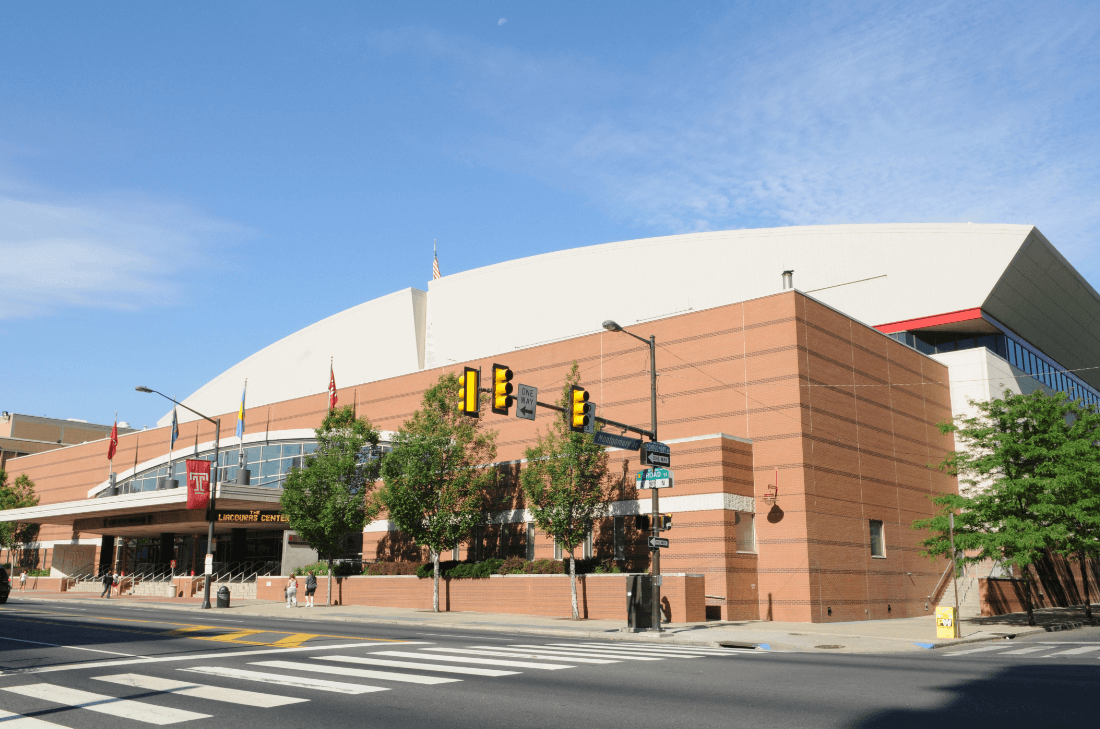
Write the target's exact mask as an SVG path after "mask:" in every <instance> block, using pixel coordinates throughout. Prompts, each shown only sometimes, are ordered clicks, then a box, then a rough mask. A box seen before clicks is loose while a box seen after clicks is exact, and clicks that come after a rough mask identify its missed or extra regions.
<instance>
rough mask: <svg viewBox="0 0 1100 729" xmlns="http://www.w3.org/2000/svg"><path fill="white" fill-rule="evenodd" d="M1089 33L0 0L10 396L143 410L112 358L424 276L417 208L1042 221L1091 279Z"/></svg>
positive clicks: (562, 231)
mask: <svg viewBox="0 0 1100 729" xmlns="http://www.w3.org/2000/svg"><path fill="white" fill-rule="evenodd" d="M1097 48H1100V6H1098V5H1096V4H1095V3H1078V4H1074V3H1069V2H1059V3H1047V4H1042V3H1018V4H1012V3H955V2H944V3H915V4H914V3H899V4H896V5H893V6H890V5H885V4H858V3H836V4H828V3H808V2H807V3H783V2H769V3H763V2H759V3H741V4H738V3H712V2H695V3H646V2H638V1H637V0H634V1H632V2H601V3H565V2H559V3H542V4H536V3H518V2H483V3H473V2H470V3H454V2H438V3H432V2H422V3H415V4H413V3H389V4H382V3H369V4H368V3H338V2H329V3H323V4H320V3H317V4H310V3H274V2H264V3H247V2H236V3H232V4H230V3H188V4H176V5H169V4H164V3H156V4H150V3H130V4H126V3H111V4H90V3H72V4H65V3H52V4H47V3H25V4H15V3H11V4H7V5H6V6H5V8H4V13H3V20H2V22H0V342H2V349H0V352H2V355H0V409H4V410H10V411H15V412H22V413H30V414H36V415H49V416H51V417H62V418H65V417H74V418H83V419H87V420H91V421H94V422H109V421H110V419H111V418H112V416H113V413H114V411H115V410H118V411H119V418H120V419H123V420H128V421H130V422H131V423H132V424H133V425H135V426H137V427H140V426H142V425H150V426H151V425H152V424H153V423H154V421H155V420H156V419H157V417H159V416H160V415H162V414H163V413H164V411H165V407H164V404H163V401H161V402H158V401H157V399H155V398H154V397H152V396H148V395H140V394H137V393H134V392H133V387H134V385H136V384H148V385H150V386H152V387H156V388H157V389H161V390H163V391H165V392H168V393H169V394H176V395H178V396H180V397H184V396H186V395H188V394H190V393H191V392H192V391H193V390H195V389H196V388H197V387H199V386H200V385H202V384H203V383H204V382H206V381H207V380H209V379H210V378H212V377H213V376H215V375H216V374H218V373H220V372H221V371H223V370H224V369H226V368H227V367H229V366H230V365H232V364H234V363H236V362H238V361H240V360H241V359H243V358H244V357H247V356H248V355H249V354H252V353H253V352H255V351H257V350H258V349H260V348H262V347H264V346H266V345H267V344H270V343H271V342H273V341H275V340H277V339H279V338H280V337H283V336H285V335H287V334H290V333H292V332H294V331H296V330H297V329H300V328H301V327H303V326H306V325H308V324H310V323H312V322H315V321H317V320H319V319H321V318H323V317H325V316H328V315H330V314H333V313H336V312H338V311H341V310H343V309H345V308H347V307H349V306H353V305H355V304H358V303H361V302H363V301H367V300H369V299H372V298H375V297H376V296H380V295H384V294H386V293H389V292H392V291H394V290H397V289H399V288H404V287H407V286H416V287H419V288H424V287H425V286H426V282H427V280H428V278H430V275H431V245H432V240H433V239H439V246H440V263H441V267H442V269H443V271H444V273H453V272H455V271H459V270H464V269H468V268H474V267H477V266H482V265H486V264H489V263H494V262H497V261H502V260H508V259H511V258H516V257H520V256H525V255H533V254H538V253H543V252H547V251H553V250H560V249H563V248H572V247H576V246H583V245H589V244H595V243H604V242H609V241H616V240H627V239H631V238H637V237H645V236H653V235H665V234H670V233H678V232H687V231H693V230H716V229H725V228H751V227H763V226H775V225H802V224H816V223H840V222H853V223H870V222H893V221H900V222H921V221H924V222H958V221H967V220H969V221H973V222H1007V223H1033V224H1035V225H1037V226H1038V227H1039V228H1040V229H1041V230H1042V231H1043V232H1044V233H1045V234H1046V235H1047V236H1048V237H1049V238H1050V239H1051V240H1052V242H1054V244H1055V245H1056V246H1058V248H1059V249H1060V250H1061V251H1062V252H1063V253H1064V254H1065V255H1066V256H1067V257H1068V258H1069V260H1070V261H1071V262H1072V263H1073V264H1074V265H1075V266H1076V267H1077V268H1078V269H1079V270H1080V271H1081V272H1082V273H1083V274H1084V275H1085V276H1086V278H1088V279H1089V280H1090V281H1091V282H1092V283H1093V285H1094V286H1096V285H1100V255H1098V250H1100V249H1098V248H1097V244H1096V233H1095V231H1096V229H1097V224H1098V223H1100V194H1098V191H1100V187H1098V182H1100V164H1098V162H1100V144H1098V141H1100V140H1098V134H1097V132H1098V128H1100V121H1098V120H1100V54H1098V53H1097V51H1096V49H1097ZM337 375H338V376H339V373H337ZM326 384H327V383H325V382H320V381H319V382H318V391H321V390H323V389H324V387H325V386H326ZM231 407H232V406H229V408H231ZM229 408H227V409H229Z"/></svg>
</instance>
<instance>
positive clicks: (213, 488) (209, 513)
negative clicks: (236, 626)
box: [134, 385, 222, 610]
mask: <svg viewBox="0 0 1100 729" xmlns="http://www.w3.org/2000/svg"><path fill="white" fill-rule="evenodd" d="M134 389H135V390H137V391H138V392H151V393H153V394H154V395H160V396H161V397H163V398H164V399H166V400H171V401H172V402H174V403H176V404H177V405H179V406H180V407H181V408H184V409H185V410H190V411H191V412H193V413H194V414H195V415H198V416H199V417H200V418H202V419H203V420H205V421H207V422H208V423H213V425H214V478H213V479H212V480H213V483H212V484H211V485H210V501H209V502H208V504H207V506H206V522H207V524H206V554H207V556H208V557H209V559H210V563H211V564H213V562H214V516H215V512H214V497H215V494H217V491H218V444H219V443H220V441H221V434H222V421H221V419H218V420H214V419H213V418H208V417H206V416H205V415H203V414H202V413H200V412H199V411H198V410H195V409H194V408H189V407H187V406H186V405H184V404H183V403H182V402H180V401H178V400H176V398H174V397H168V396H167V395H165V394H164V393H163V392H158V391H156V390H154V389H152V388H149V387H145V386H144V385H138V386H137V387H135V388H134ZM203 571H204V572H205V570H203ZM210 577H211V575H210V574H209V573H207V574H206V575H205V576H204V579H203V588H202V609H203V610H209V609H210Z"/></svg>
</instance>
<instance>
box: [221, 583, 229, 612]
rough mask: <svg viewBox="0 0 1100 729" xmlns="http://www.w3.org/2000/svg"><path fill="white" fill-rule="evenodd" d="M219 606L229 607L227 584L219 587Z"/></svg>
mask: <svg viewBox="0 0 1100 729" xmlns="http://www.w3.org/2000/svg"><path fill="white" fill-rule="evenodd" d="M218 607H220V608H227V607H229V588H228V587H226V586H225V585H222V586H221V587H219V588H218Z"/></svg>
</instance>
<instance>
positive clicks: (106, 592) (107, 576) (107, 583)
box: [99, 570, 115, 600]
mask: <svg viewBox="0 0 1100 729" xmlns="http://www.w3.org/2000/svg"><path fill="white" fill-rule="evenodd" d="M114 585H115V575H114V572H112V571H111V570H107V571H106V572H104V573H103V592H101V593H99V596H100V597H105V598H107V599H108V600H110V599H111V588H112V587H114Z"/></svg>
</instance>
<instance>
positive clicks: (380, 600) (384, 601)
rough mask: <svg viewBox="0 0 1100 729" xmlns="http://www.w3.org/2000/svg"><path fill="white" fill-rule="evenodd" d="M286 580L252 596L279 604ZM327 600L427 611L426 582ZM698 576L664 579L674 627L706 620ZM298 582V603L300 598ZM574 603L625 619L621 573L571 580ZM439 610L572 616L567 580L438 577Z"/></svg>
mask: <svg viewBox="0 0 1100 729" xmlns="http://www.w3.org/2000/svg"><path fill="white" fill-rule="evenodd" d="M287 579H288V578H287V577H285V576H284V577H270V578H267V577H261V578H259V579H258V580H257V583H256V597H257V598H259V599H261V600H282V599H283V588H284V587H285V586H286V582H287ZM332 582H333V585H332V601H333V603H335V604H337V605H369V606H372V607H398V608H412V609H419V610H430V609H431V607H432V580H431V578H420V577H406V576H380V577H365V576H364V577H337V578H335V579H333V581H332ZM326 583H327V578H325V577H318V578H317V596H316V600H317V602H320V603H323V602H324V601H325V594H326V589H327V586H326ZM703 583H704V579H703V575H693V574H688V575H685V574H678V575H664V579H663V585H662V587H661V602H662V604H663V605H664V606H665V615H666V617H667V618H668V619H669V620H671V621H672V622H674V623H701V622H703V621H705V620H706V598H705V597H704V591H705V590H704V586H703ZM304 585H305V579H304V578H301V577H299V578H298V600H299V601H302V600H303V597H304V595H305V587H304ZM577 604H578V607H579V608H580V614H581V617H583V618H591V619H598V620H623V621H625V620H626V577H625V575H622V574H611V575H583V576H578V577H577ZM439 609H440V610H447V611H452V612H478V613H509V614H517V615H543V616H547V617H563V618H568V617H570V616H571V615H572V614H573V613H572V607H571V603H570V594H569V577H568V576H567V575H493V576H492V577H489V578H487V579H486V578H481V579H477V578H462V579H449V578H444V579H441V580H440V583H439Z"/></svg>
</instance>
